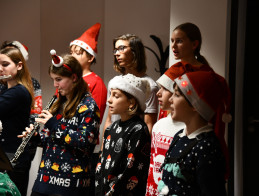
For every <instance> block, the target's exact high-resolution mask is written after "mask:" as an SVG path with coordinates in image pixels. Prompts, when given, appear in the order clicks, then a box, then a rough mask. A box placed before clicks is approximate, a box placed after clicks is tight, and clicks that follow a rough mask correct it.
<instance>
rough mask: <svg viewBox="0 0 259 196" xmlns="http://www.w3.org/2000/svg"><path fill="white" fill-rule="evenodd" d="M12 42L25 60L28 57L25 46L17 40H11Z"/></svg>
mask: <svg viewBox="0 0 259 196" xmlns="http://www.w3.org/2000/svg"><path fill="white" fill-rule="evenodd" d="M12 44H13V45H15V46H17V47H18V49H19V50H20V52H21V53H22V56H23V58H24V59H25V60H26V61H27V60H28V59H29V53H28V51H27V50H26V48H25V47H24V46H23V45H22V44H21V43H20V42H18V41H13V42H12Z"/></svg>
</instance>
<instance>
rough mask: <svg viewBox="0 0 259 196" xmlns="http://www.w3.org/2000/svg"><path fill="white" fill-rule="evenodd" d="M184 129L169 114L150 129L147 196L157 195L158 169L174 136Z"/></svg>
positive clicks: (159, 173) (181, 124) (182, 124)
mask: <svg viewBox="0 0 259 196" xmlns="http://www.w3.org/2000/svg"><path fill="white" fill-rule="evenodd" d="M184 127H185V124H184V123H182V122H176V121H173V120H172V117H171V114H169V115H168V116H167V117H165V118H162V119H161V120H159V121H157V122H156V123H155V124H154V126H153V129H152V139H151V156H150V166H149V174H148V180H147V189H146V195H147V196H150V195H152V196H154V195H159V192H158V191H157V185H158V182H159V181H160V180H161V179H162V173H161V172H160V171H159V169H160V167H161V166H162V164H163V163H164V159H165V154H166V152H167V150H168V148H169V146H170V144H171V142H172V140H173V137H174V135H175V134H176V133H177V132H178V131H179V130H181V129H183V128H184Z"/></svg>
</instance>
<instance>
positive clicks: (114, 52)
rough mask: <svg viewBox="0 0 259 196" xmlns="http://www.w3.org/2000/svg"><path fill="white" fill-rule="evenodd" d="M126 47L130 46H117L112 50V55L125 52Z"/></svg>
mask: <svg viewBox="0 0 259 196" xmlns="http://www.w3.org/2000/svg"><path fill="white" fill-rule="evenodd" d="M127 47H130V46H119V47H118V48H115V49H114V50H113V54H116V52H117V51H119V53H123V52H125V49H126V48H127Z"/></svg>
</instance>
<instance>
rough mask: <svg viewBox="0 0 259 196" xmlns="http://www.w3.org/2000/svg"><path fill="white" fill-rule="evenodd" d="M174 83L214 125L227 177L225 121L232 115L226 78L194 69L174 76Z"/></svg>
mask: <svg viewBox="0 0 259 196" xmlns="http://www.w3.org/2000/svg"><path fill="white" fill-rule="evenodd" d="M175 83H176V84H177V86H178V87H179V88H180V90H181V91H182V93H183V94H184V96H185V97H186V98H187V99H188V101H189V102H190V103H191V104H192V106H193V107H194V108H195V109H196V111H197V112H198V113H199V114H200V115H201V116H202V118H204V119H205V120H206V121H208V122H210V123H212V124H213V125H214V131H215V134H216V135H217V137H218V138H219V141H220V144H221V147H222V151H223V153H224V155H225V158H226V162H227V173H226V178H227V177H228V176H229V155H228V149H227V145H226V141H225V138H224V137H225V123H229V122H230V121H231V120H232V117H231V115H230V114H229V112H230V102H231V93H230V89H229V87H228V84H227V82H226V80H225V79H224V78H223V77H222V76H220V75H218V74H216V73H215V72H211V71H210V72H208V71H196V72H189V73H186V74H184V75H182V76H180V77H178V78H176V79H175Z"/></svg>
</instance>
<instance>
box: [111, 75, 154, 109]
mask: <svg viewBox="0 0 259 196" xmlns="http://www.w3.org/2000/svg"><path fill="white" fill-rule="evenodd" d="M109 88H110V89H119V90H122V91H125V92H127V93H129V94H131V95H132V96H134V97H135V98H136V99H137V100H138V102H139V104H140V108H141V109H142V110H143V111H144V110H145V109H146V104H145V103H146V100H147V98H148V97H149V94H150V84H149V82H148V80H146V79H144V78H140V77H136V76H134V75H132V74H127V75H120V76H115V77H114V78H113V79H112V80H111V81H110V83H109Z"/></svg>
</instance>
